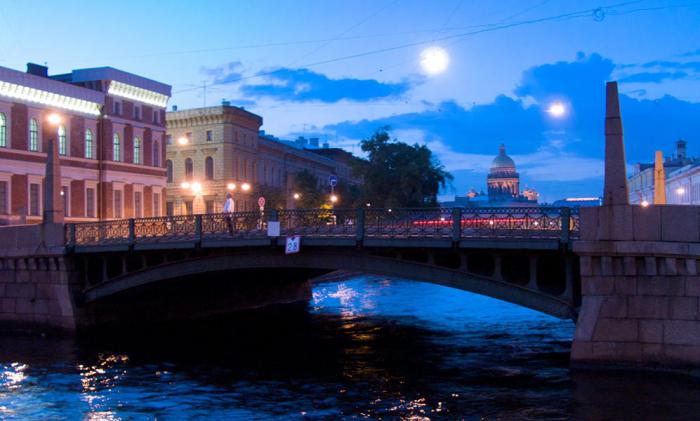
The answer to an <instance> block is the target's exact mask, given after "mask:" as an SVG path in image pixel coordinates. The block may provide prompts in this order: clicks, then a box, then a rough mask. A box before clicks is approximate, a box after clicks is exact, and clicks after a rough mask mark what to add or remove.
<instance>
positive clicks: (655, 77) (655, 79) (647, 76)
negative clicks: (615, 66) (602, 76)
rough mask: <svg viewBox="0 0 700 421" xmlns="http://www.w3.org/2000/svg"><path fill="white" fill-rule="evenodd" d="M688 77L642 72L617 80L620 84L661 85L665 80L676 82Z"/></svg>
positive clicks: (673, 73) (680, 74) (684, 75)
mask: <svg viewBox="0 0 700 421" xmlns="http://www.w3.org/2000/svg"><path fill="white" fill-rule="evenodd" d="M686 77H688V73H686V72H656V73H652V72H642V73H633V74H631V75H627V76H624V77H622V78H620V79H619V82H620V83H661V82H664V81H667V80H678V79H684V78H686Z"/></svg>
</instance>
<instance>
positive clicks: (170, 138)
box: [165, 134, 173, 145]
mask: <svg viewBox="0 0 700 421" xmlns="http://www.w3.org/2000/svg"><path fill="white" fill-rule="evenodd" d="M165 144H166V145H172V144H173V135H171V134H169V135H167V136H165Z"/></svg>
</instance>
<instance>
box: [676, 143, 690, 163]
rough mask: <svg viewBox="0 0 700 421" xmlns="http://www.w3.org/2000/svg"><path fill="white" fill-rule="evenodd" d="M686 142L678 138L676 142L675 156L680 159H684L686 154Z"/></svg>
mask: <svg viewBox="0 0 700 421" xmlns="http://www.w3.org/2000/svg"><path fill="white" fill-rule="evenodd" d="M687 143H688V142H686V141H685V140H683V139H678V141H677V142H676V158H678V159H680V160H681V161H682V160H684V159H685V157H686V154H685V146H686V145H687Z"/></svg>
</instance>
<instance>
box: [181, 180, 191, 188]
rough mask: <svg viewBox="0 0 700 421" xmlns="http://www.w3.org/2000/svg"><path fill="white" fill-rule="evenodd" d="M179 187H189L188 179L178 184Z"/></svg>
mask: <svg viewBox="0 0 700 421" xmlns="http://www.w3.org/2000/svg"><path fill="white" fill-rule="evenodd" d="M180 187H182V188H183V189H189V188H190V183H189V182H188V181H183V182H182V184H180Z"/></svg>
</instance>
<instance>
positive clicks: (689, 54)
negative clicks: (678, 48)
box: [680, 48, 700, 57]
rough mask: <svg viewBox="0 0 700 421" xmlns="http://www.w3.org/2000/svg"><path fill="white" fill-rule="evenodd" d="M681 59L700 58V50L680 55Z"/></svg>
mask: <svg viewBox="0 0 700 421" xmlns="http://www.w3.org/2000/svg"><path fill="white" fill-rule="evenodd" d="M680 56H681V57H695V56H700V48H698V49H697V50H693V51H688V52H685V53H683V54H681V55H680Z"/></svg>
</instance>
